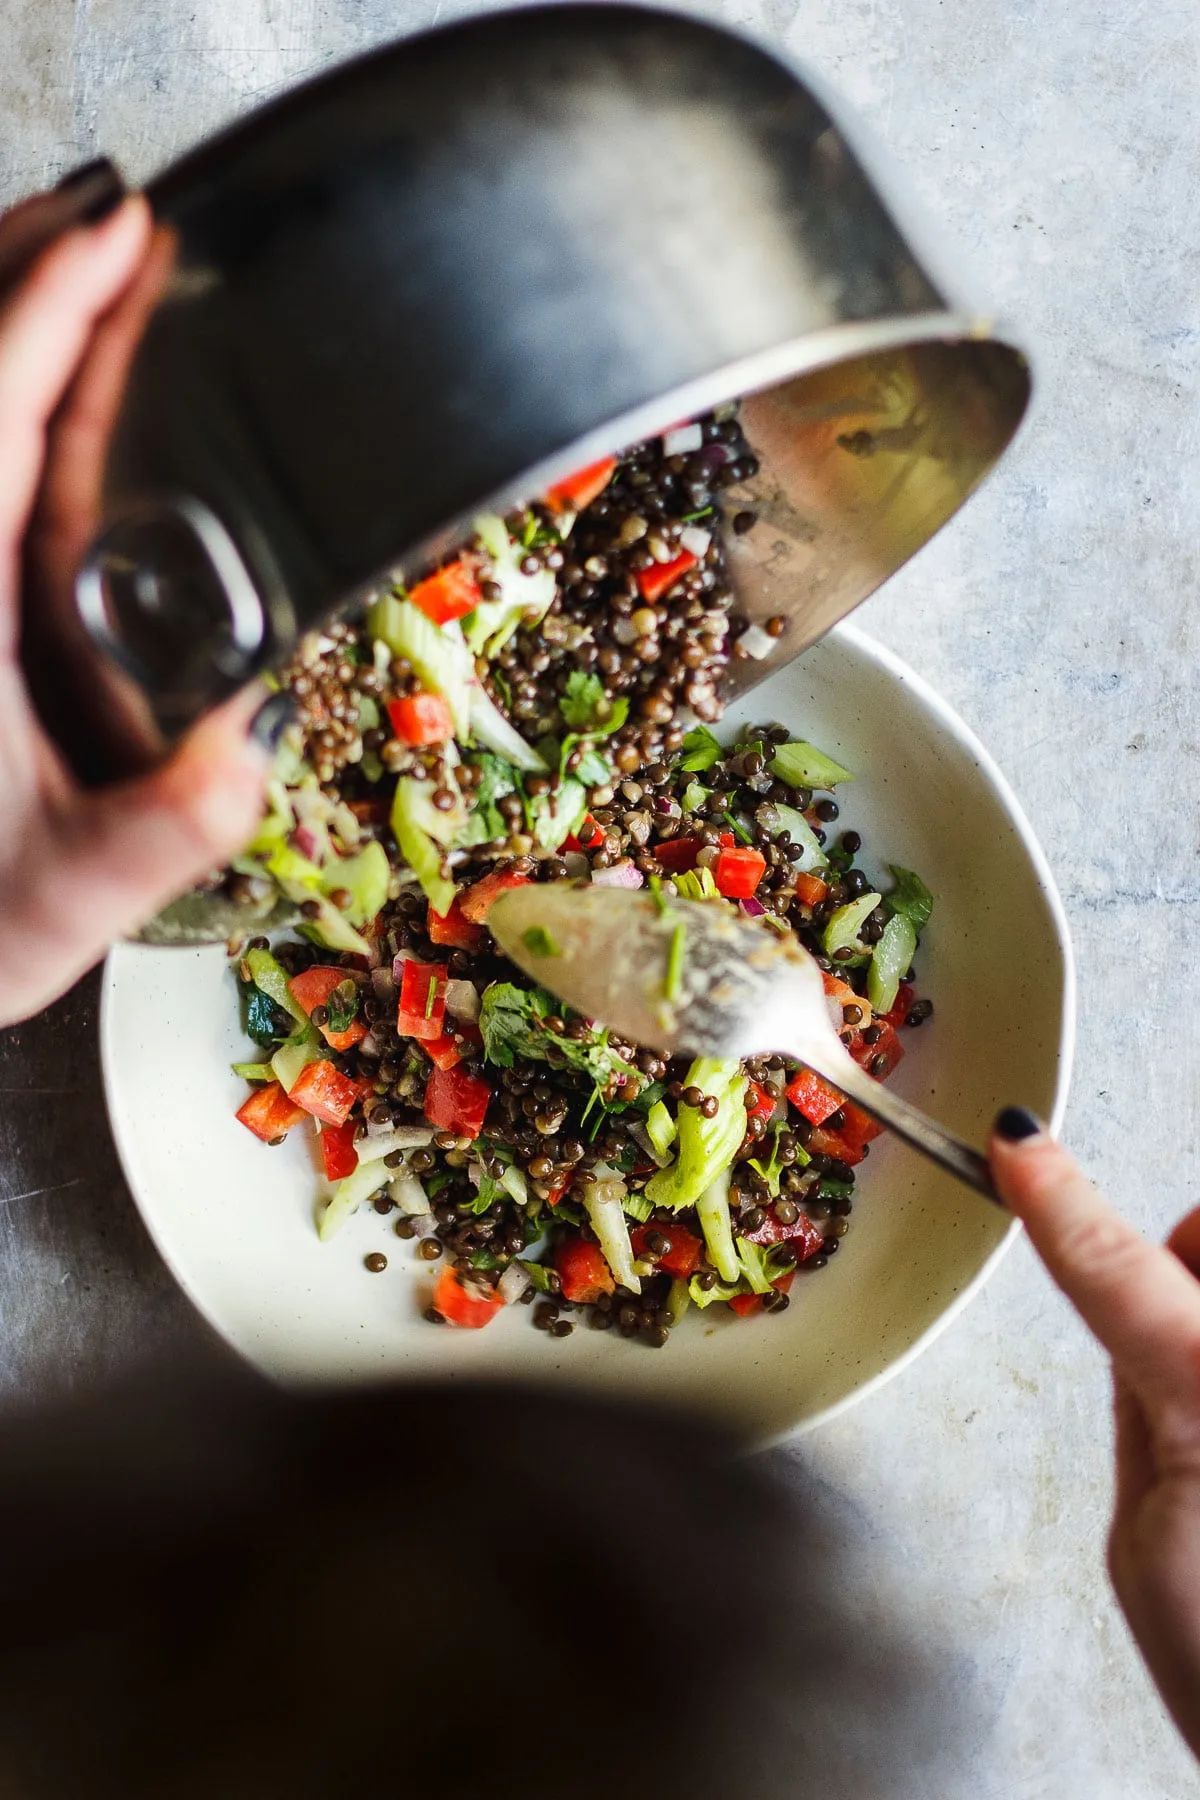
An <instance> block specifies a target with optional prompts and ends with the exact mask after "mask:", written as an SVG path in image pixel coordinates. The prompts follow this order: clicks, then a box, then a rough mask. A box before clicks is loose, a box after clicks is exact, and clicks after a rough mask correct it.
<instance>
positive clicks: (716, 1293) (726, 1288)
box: [688, 1268, 746, 1310]
mask: <svg viewBox="0 0 1200 1800" xmlns="http://www.w3.org/2000/svg"><path fill="white" fill-rule="evenodd" d="M745 1291H746V1284H745V1282H744V1281H743V1280H742V1279H741V1271H740V1268H739V1272H738V1279H737V1280H736V1281H716V1282H714V1283H713V1285H712V1287H710V1288H705V1287H701V1285H700V1279H699V1277H698V1276H696V1275H693V1276H692V1278H691V1280H690V1281H689V1282H688V1296H689V1298H690V1299H692V1300H694V1301H695V1302H696V1305H697V1306H698V1307H700V1308H701V1310H703V1308H704V1307H706V1306H715V1305H717V1304H718V1302H720V1301H722V1300H732V1299H733V1296H734V1295H735V1294H744V1293H745Z"/></svg>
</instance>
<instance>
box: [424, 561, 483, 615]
mask: <svg viewBox="0 0 1200 1800" xmlns="http://www.w3.org/2000/svg"><path fill="white" fill-rule="evenodd" d="M408 597H409V599H410V600H411V601H412V603H413V605H414V606H417V607H420V609H421V611H422V612H423V613H424V614H425V617H426V618H427V619H432V620H433V622H434V624H435V625H445V624H446V623H447V621H448V620H450V619H461V618H462V617H463V616H464V615H465V614H466V613H469V612H474V610H475V608H476V607H477V606H478V605H479V603H480V601H481V600H482V599H483V595H482V594H481V593H480V591H479V583H478V582H477V581H476V579H475V576H474V573H473V572H472V570H471V569H469V568H468V567H467V565H466V563H465V562H463V560H462V558H461V557H459V558H458V559H457V560H456V561H455V562H452V563H447V564H446V566H445V568H444V569H438V570H437V572H436V574H433V575H428V576H426V578H425V580H424V581H418V583H417V585H416V587H415V588H410V589H409V594H408Z"/></svg>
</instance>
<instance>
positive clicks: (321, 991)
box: [288, 963, 346, 1014]
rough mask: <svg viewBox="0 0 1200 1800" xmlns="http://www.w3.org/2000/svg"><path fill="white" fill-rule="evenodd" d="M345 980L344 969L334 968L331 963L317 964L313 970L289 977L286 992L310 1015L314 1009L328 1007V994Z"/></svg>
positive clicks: (302, 971)
mask: <svg viewBox="0 0 1200 1800" xmlns="http://www.w3.org/2000/svg"><path fill="white" fill-rule="evenodd" d="M345 979H346V970H345V969H339V968H336V967H334V965H333V964H332V963H317V965H316V966H315V967H314V968H311V969H302V970H301V971H300V973H299V975H293V976H291V978H290V979H289V981H288V992H289V993H290V994H291V996H292V999H293V1000H298V1001H299V1002H300V1005H301V1006H302V1007H303V1008H304V1010H305V1012H306V1013H309V1014H311V1013H312V1011H313V1008H314V1007H317V1006H328V1005H329V996H330V994H332V992H333V990H334V988H335V987H340V986H341V984H342V982H343V981H345Z"/></svg>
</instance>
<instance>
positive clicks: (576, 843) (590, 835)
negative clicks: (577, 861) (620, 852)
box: [563, 813, 604, 852]
mask: <svg viewBox="0 0 1200 1800" xmlns="http://www.w3.org/2000/svg"><path fill="white" fill-rule="evenodd" d="M603 842H604V827H603V826H602V825H597V823H596V821H595V819H593V817H592V815H591V813H584V815H583V824H582V825H581V826H580V827H579V835H578V837H577V836H576V835H575V833H574V832H573V831H569V832H568V833H567V835H566V837H565V838H564V839H563V849H564V850H574V851H576V852H578V851H580V850H598V849H599V848H600V846H601V844H602V843H603Z"/></svg>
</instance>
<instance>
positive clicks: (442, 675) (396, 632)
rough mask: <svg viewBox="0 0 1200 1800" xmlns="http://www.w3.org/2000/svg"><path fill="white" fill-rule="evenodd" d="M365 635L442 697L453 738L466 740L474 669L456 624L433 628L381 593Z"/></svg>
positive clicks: (407, 605)
mask: <svg viewBox="0 0 1200 1800" xmlns="http://www.w3.org/2000/svg"><path fill="white" fill-rule="evenodd" d="M551 579H553V577H552V578H551ZM367 630H368V631H369V632H370V633H371V635H372V636H373V637H376V638H379V639H381V640H382V642H383V643H385V644H386V645H387V647H388V649H389V650H390V651H391V652H392V655H393V656H403V657H404V658H405V659H406V660H407V661H408V662H410V663H411V664H412V666H413V668H414V669H415V671H416V673H417V675H418V676H419V677H420V679H421V681H422V683H423V684H424V686H425V687H427V688H430V689H432V691H433V692H434V693H436V694H441V695H442V696H443V698H444V699H445V701H446V704H447V705H448V706H449V708H450V713H451V717H452V718H453V720H454V735H455V737H459V738H465V737H466V736H467V735H468V733H469V731H470V693H471V687H472V678H473V675H474V670H473V668H472V667H471V658H470V656H469V655H468V654H467V647H466V645H465V644H464V642H463V635H462V628H461V627H460V626H459V624H458V622H457V620H453V619H452V620H451V621H450V623H449V624H447V625H435V624H434V623H433V621H432V619H427V618H426V617H425V614H424V613H423V612H422V611H421V609H420V607H419V606H414V605H413V603H412V601H411V600H401V599H398V598H397V596H396V595H395V594H381V595H380V596H379V598H378V599H377V600H376V601H375V602H374V604H373V605H372V607H371V610H370V612H369V613H368V614H367Z"/></svg>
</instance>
